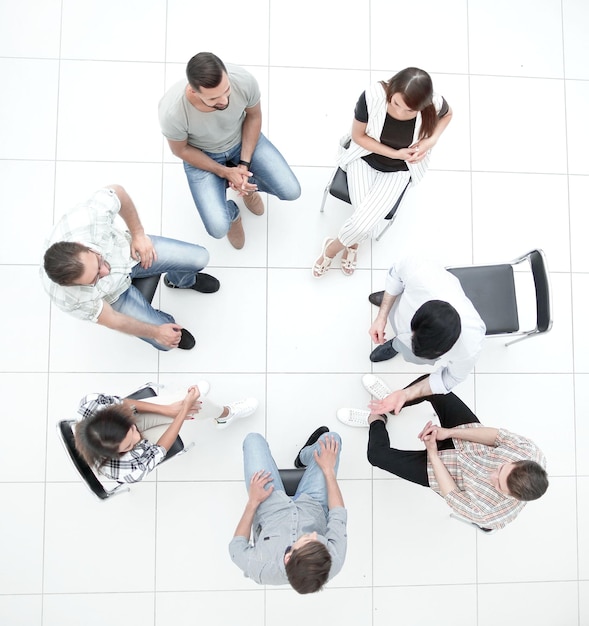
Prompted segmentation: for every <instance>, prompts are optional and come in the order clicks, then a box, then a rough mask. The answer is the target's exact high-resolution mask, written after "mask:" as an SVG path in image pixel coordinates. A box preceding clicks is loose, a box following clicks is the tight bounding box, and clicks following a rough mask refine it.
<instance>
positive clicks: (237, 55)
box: [166, 0, 270, 65]
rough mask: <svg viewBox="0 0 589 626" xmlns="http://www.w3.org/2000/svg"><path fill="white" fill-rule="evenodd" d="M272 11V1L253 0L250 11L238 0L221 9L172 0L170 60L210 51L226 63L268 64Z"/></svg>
mask: <svg viewBox="0 0 589 626" xmlns="http://www.w3.org/2000/svg"><path fill="white" fill-rule="evenodd" d="M269 11H270V2H269V0H254V1H253V2H252V3H251V4H249V5H248V7H247V10H244V7H243V5H242V4H241V3H239V2H238V1H237V0H228V1H227V2H225V3H224V4H223V7H222V8H221V7H219V6H218V5H214V4H206V3H205V4H201V3H198V4H196V3H194V2H191V1H190V0H171V2H168V23H167V31H166V32H167V44H166V46H167V51H166V56H167V59H168V60H170V61H178V62H183V63H186V62H187V61H188V60H189V59H190V58H191V57H192V56H194V55H195V54H197V53H198V52H202V51H210V52H213V53H214V54H216V55H218V56H219V57H220V58H221V59H222V60H223V61H224V62H225V63H239V64H242V65H247V64H252V65H266V64H267V63H268V37H269ZM196 25H200V27H199V28H198V37H195V26H196ZM244 37H245V38H246V39H247V45H244V41H245V39H244Z"/></svg>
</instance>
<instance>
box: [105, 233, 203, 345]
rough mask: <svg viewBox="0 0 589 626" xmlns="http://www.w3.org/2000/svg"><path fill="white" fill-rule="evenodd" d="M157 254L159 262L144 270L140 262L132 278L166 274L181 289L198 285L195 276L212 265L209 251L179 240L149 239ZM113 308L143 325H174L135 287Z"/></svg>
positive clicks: (114, 304) (113, 305)
mask: <svg viewBox="0 0 589 626" xmlns="http://www.w3.org/2000/svg"><path fill="white" fill-rule="evenodd" d="M149 237H150V239H151V241H152V242H153V245H154V248H155V251H156V253H157V261H154V262H153V263H152V265H151V267H150V268H149V269H146V270H145V269H143V268H142V267H141V264H140V263H137V265H135V266H134V267H133V269H132V270H131V279H133V278H145V277H147V276H154V275H155V274H164V273H167V275H168V280H169V281H170V282H171V283H172V284H173V285H175V286H176V287H180V288H188V287H192V285H194V283H195V282H196V274H197V272H200V271H201V270H202V269H203V268H204V267H205V266H206V264H207V263H208V262H209V253H208V251H207V250H206V248H203V247H202V246H197V245H195V244H192V243H187V242H185V241H178V240H177V239H168V238H167V237H158V236H156V235H150V236H149ZM111 306H112V308H113V309H114V310H115V311H118V312H119V313H123V314H124V315H128V316H129V317H132V318H134V319H136V320H139V321H141V322H146V323H148V324H154V325H156V326H160V325H161V324H173V323H174V322H175V320H174V318H173V317H172V316H171V315H170V314H169V313H164V311H159V310H158V309H154V308H153V307H152V306H151V304H150V303H149V302H148V301H147V300H146V299H145V298H144V297H143V295H142V293H141V292H140V291H139V290H138V289H137V288H136V287H134V286H133V285H131V286H130V287H129V289H127V291H125V292H124V293H122V294H121V295H120V296H119V298H118V300H117V301H116V302H113V303H112V305H111ZM141 339H143V341H147V343H149V344H151V345H152V346H154V347H155V348H157V349H158V350H169V349H170V348H167V347H166V346H162V345H160V344H159V343H157V342H156V341H154V340H153V339H148V338H147V337H141Z"/></svg>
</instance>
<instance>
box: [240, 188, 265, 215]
mask: <svg viewBox="0 0 589 626" xmlns="http://www.w3.org/2000/svg"><path fill="white" fill-rule="evenodd" d="M243 203H244V204H245V206H246V207H247V208H248V209H249V210H250V211H251V212H252V213H253V214H254V215H264V202H263V200H262V196H260V194H259V193H258V192H257V191H254V193H251V194H250V195H249V196H243Z"/></svg>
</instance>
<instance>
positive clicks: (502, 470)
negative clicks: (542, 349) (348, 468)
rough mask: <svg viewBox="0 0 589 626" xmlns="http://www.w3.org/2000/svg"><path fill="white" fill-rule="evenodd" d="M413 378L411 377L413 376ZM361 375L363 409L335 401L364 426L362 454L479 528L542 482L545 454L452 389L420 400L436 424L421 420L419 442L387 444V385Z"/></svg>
mask: <svg viewBox="0 0 589 626" xmlns="http://www.w3.org/2000/svg"><path fill="white" fill-rule="evenodd" d="M419 380H420V379H417V381H414V383H411V384H415V383H418V381H419ZM362 382H363V384H364V387H365V388H366V390H367V391H369V392H370V393H371V394H372V395H373V396H375V398H376V400H373V401H372V402H370V404H369V405H368V407H369V409H370V410H363V409H339V410H338V412H337V417H338V419H339V420H340V421H341V422H343V423H344V424H348V425H349V426H365V427H369V428H370V431H369V435H368V460H369V461H370V463H371V464H372V465H374V466H376V467H380V468H381V469H384V470H386V471H387V472H391V473H392V474H395V475H396V476H399V477H400V478H404V479H405V480H409V481H411V482H414V483H417V484H418V485H422V486H423V487H431V488H432V489H433V490H434V491H435V492H436V493H438V494H439V495H441V496H442V497H443V498H444V500H446V502H447V503H448V505H449V506H450V508H451V509H452V510H453V511H454V512H455V513H457V514H458V515H460V516H462V517H465V518H467V519H468V520H470V521H471V522H473V523H474V524H476V525H477V526H480V527H481V528H485V529H494V528H497V529H498V528H503V527H504V526H505V525H506V524H508V523H509V522H512V521H513V520H514V519H515V518H516V517H517V516H518V515H519V513H520V511H521V510H522V509H523V508H524V506H525V505H526V502H528V501H530V500H537V499H538V498H540V497H541V496H543V495H544V493H545V492H546V489H547V488H548V476H547V474H546V470H545V467H546V459H545V458H544V455H543V454H542V452H541V451H540V450H539V449H538V448H537V446H536V445H535V444H534V443H533V442H531V441H530V440H529V439H526V438H524V437H521V436H519V435H515V434H513V433H511V432H509V431H507V430H504V429H502V428H501V429H497V428H489V427H486V426H482V425H481V424H480V423H479V420H478V419H477V417H476V415H474V413H473V412H472V411H471V410H470V409H469V408H468V407H467V406H466V405H465V404H464V402H462V400H460V398H458V397H457V396H455V395H454V394H453V393H448V394H446V395H441V394H440V395H432V396H428V397H426V398H419V399H418V400H416V401H415V402H412V403H411V404H417V403H419V402H423V401H424V400H427V401H428V402H429V403H430V404H431V405H432V407H433V408H434V410H435V412H436V414H437V415H438V417H439V419H440V424H441V426H436V425H434V424H432V422H431V421H430V422H428V423H427V424H426V425H425V427H424V428H423V430H422V431H421V432H420V433H419V435H418V438H419V439H421V441H423V443H424V444H425V448H426V449H425V450H398V449H397V448H391V447H390V440H389V434H388V432H387V429H386V423H387V417H386V415H382V414H381V413H383V412H384V411H385V410H386V409H384V408H383V403H382V400H383V399H384V398H386V396H387V395H388V394H389V393H390V390H389V389H388V388H387V385H386V384H385V383H384V381H383V380H381V379H380V378H378V377H377V376H374V375H373V374H366V375H365V376H364V377H363V379H362Z"/></svg>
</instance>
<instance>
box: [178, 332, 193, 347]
mask: <svg viewBox="0 0 589 626" xmlns="http://www.w3.org/2000/svg"><path fill="white" fill-rule="evenodd" d="M181 332H182V337H181V338H180V343H179V344H178V347H179V348H180V350H192V348H194V346H195V345H196V339H195V338H194V337H193V336H192V334H191V333H189V332H188V331H187V330H186V328H183V329H182V331H181Z"/></svg>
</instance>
